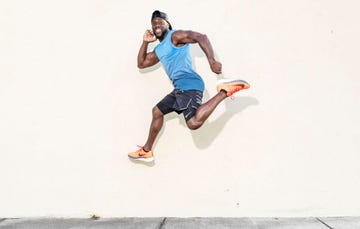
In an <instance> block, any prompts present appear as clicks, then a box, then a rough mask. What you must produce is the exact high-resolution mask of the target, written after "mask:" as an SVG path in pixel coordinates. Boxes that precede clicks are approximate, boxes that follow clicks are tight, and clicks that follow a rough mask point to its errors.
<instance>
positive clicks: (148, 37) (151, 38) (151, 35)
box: [143, 29, 156, 42]
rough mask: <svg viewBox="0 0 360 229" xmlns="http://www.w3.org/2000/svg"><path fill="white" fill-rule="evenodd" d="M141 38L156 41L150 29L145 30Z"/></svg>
mask: <svg viewBox="0 0 360 229" xmlns="http://www.w3.org/2000/svg"><path fill="white" fill-rule="evenodd" d="M143 39H144V41H146V42H154V41H156V37H155V35H154V33H153V32H152V31H151V30H150V29H148V30H146V31H145V34H144V37H143Z"/></svg>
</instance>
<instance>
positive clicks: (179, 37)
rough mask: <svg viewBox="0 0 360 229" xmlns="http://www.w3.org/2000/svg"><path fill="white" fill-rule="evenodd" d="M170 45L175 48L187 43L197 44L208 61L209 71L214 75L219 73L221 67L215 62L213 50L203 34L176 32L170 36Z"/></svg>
mask: <svg viewBox="0 0 360 229" xmlns="http://www.w3.org/2000/svg"><path fill="white" fill-rule="evenodd" d="M172 43H173V44H174V45H175V46H177V47H179V46H182V45H184V44H187V43H198V44H199V45H200V47H201V49H202V50H203V51H204V53H205V55H206V57H207V59H208V61H209V65H210V68H211V70H212V71H213V72H214V73H216V74H220V73H221V67H222V65H221V63H220V62H218V61H216V60H215V57H214V50H213V48H212V46H211V43H210V41H209V39H208V37H207V36H206V35H205V34H201V33H198V32H194V31H184V30H177V31H176V32H174V33H173V34H172Z"/></svg>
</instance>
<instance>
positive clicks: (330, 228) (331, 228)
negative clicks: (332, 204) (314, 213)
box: [316, 218, 335, 229]
mask: <svg viewBox="0 0 360 229" xmlns="http://www.w3.org/2000/svg"><path fill="white" fill-rule="evenodd" d="M316 219H317V220H318V221H319V222H320V223H322V224H324V225H325V226H326V227H327V228H329V229H335V228H333V227H330V226H329V225H328V224H327V223H325V222H324V221H322V220H321V219H319V218H316Z"/></svg>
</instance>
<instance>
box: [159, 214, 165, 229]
mask: <svg viewBox="0 0 360 229" xmlns="http://www.w3.org/2000/svg"><path fill="white" fill-rule="evenodd" d="M166 219H167V218H166V217H165V218H164V219H163V220H162V221H161V223H160V226H159V229H162V228H163V226H164V225H165V221H166Z"/></svg>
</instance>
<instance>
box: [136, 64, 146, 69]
mask: <svg viewBox="0 0 360 229" xmlns="http://www.w3.org/2000/svg"><path fill="white" fill-rule="evenodd" d="M137 67H138V68H139V69H143V68H146V66H145V65H144V64H143V63H138V64H137Z"/></svg>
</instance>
